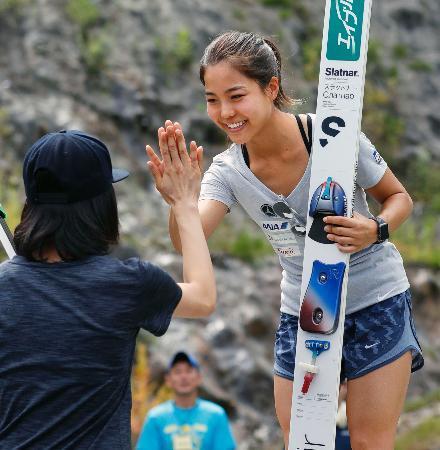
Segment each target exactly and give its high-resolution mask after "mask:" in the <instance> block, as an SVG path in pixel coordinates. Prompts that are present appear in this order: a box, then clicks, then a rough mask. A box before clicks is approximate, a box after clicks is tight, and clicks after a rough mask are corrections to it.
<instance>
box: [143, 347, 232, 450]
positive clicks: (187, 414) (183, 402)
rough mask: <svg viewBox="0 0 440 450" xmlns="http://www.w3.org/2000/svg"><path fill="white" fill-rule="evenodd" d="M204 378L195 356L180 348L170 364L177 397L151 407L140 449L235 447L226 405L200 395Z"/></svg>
mask: <svg viewBox="0 0 440 450" xmlns="http://www.w3.org/2000/svg"><path fill="white" fill-rule="evenodd" d="M201 382H202V376H201V374H200V366H199V363H198V362H197V360H196V359H195V358H194V356H192V355H190V354H189V353H187V352H184V351H179V352H177V353H176V354H175V355H174V356H173V357H172V358H171V361H170V363H169V366H168V372H167V375H166V384H167V386H168V387H170V388H171V390H172V391H173V394H174V399H173V400H170V401H167V402H165V403H162V404H160V405H158V406H156V407H155V408H153V409H151V410H150V411H149V413H148V415H147V418H146V420H145V424H144V427H143V430H142V433H141V435H140V437H139V440H138V442H137V446H136V449H137V450H233V449H235V448H236V445H235V441H234V437H233V435H232V432H231V428H230V426H229V423H228V418H227V416H226V413H225V411H224V409H223V408H222V407H221V406H219V405H217V404H215V403H212V402H209V401H206V400H203V399H201V398H199V396H198V395H199V394H198V389H199V386H200V384H201Z"/></svg>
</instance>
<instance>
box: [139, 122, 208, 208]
mask: <svg viewBox="0 0 440 450" xmlns="http://www.w3.org/2000/svg"><path fill="white" fill-rule="evenodd" d="M165 126H166V128H163V127H161V128H159V130H158V139H159V148H160V153H161V156H162V160H161V159H160V158H159V157H158V156H157V154H156V153H155V152H154V150H153V149H152V148H151V147H150V146H147V154H148V156H149V158H150V161H148V167H149V169H150V171H151V173H152V175H153V177H154V180H155V184H156V188H157V189H158V191H159V192H160V193H161V195H162V197H163V198H164V200H165V201H166V202H167V203H168V204H170V205H171V206H174V207H175V206H176V205H187V206H189V205H197V200H198V195H199V192H200V178H201V170H200V166H199V164H200V160H199V156H202V152H203V149H202V148H201V147H197V145H196V143H195V142H191V144H190V153H189V154H188V151H187V148H186V143H185V138H184V135H183V132H182V128H181V126H180V124H178V123H177V122H176V123H175V124H173V123H172V122H171V121H166V122H165Z"/></svg>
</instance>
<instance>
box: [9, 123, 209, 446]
mask: <svg viewBox="0 0 440 450" xmlns="http://www.w3.org/2000/svg"><path fill="white" fill-rule="evenodd" d="M163 155H164V170H163V176H162V179H161V183H160V189H161V192H162V193H163V194H164V196H165V197H166V199H167V201H168V203H169V204H170V206H171V209H172V210H173V216H175V217H176V221H177V223H178V227H179V235H180V237H181V240H182V253H183V272H184V277H185V282H184V283H179V284H177V283H176V282H175V281H174V280H173V279H172V278H171V277H170V275H168V274H167V273H166V272H164V271H163V270H162V269H160V268H159V267H156V266H154V265H153V264H150V263H149V262H146V261H141V260H139V259H138V258H132V259H128V260H126V261H120V260H117V259H115V258H113V257H111V256H109V255H108V252H109V246H110V244H115V243H117V241H118V238H119V231H118V227H119V222H118V211H117V204H116V198H115V192H114V190H113V186H112V183H113V182H116V181H119V180H121V179H123V178H124V177H126V176H127V175H128V172H125V171H121V170H112V165H111V160H110V155H109V152H108V150H107V147H106V146H105V145H104V144H103V143H102V142H101V141H99V140H98V139H96V138H94V137H92V136H89V135H87V134H85V133H82V132H79V131H62V132H58V133H51V134H48V135H45V136H43V137H42V138H41V139H39V140H38V141H37V142H36V143H35V144H34V145H33V146H32V147H31V148H30V149H29V151H28V152H27V154H26V157H25V160H24V166H23V177H24V184H25V188H26V196H27V200H26V204H25V206H24V209H23V213H22V218H21V223H20V224H19V225H18V227H17V228H16V230H15V235H14V242H15V246H16V249H17V253H18V256H15V257H14V258H13V259H12V260H10V261H6V262H4V263H3V264H1V265H0V286H1V289H0V398H1V408H0V442H1V445H0V447H1V448H8V449H25V448H26V449H28V448H32V449H60V448H63V449H79V448H87V449H121V450H122V449H126V450H129V449H131V439H130V438H131V433H130V409H131V392H130V374H131V367H132V362H133V354H134V347H135V342H136V336H137V334H138V332H139V329H140V328H144V329H146V330H148V331H150V332H151V333H153V334H154V335H156V336H160V335H162V334H164V333H165V332H166V330H167V328H168V326H169V323H170V320H171V317H172V315H174V316H181V317H203V316H207V315H208V314H210V313H211V312H212V311H213V309H214V307H215V302H216V292H215V281H214V276H213V270H212V265H211V260H210V256H209V251H208V248H207V245H206V240H205V237H204V235H203V230H202V225H201V221H200V216H199V212H198V210H197V199H198V192H199V186H200V169H199V167H198V163H197V155H196V149H194V151H193V152H192V153H191V155H190V156H189V155H188V154H187V153H185V154H183V153H182V154H180V155H179V154H177V153H176V152H173V151H170V152H167V151H166V150H165V151H164V153H163Z"/></svg>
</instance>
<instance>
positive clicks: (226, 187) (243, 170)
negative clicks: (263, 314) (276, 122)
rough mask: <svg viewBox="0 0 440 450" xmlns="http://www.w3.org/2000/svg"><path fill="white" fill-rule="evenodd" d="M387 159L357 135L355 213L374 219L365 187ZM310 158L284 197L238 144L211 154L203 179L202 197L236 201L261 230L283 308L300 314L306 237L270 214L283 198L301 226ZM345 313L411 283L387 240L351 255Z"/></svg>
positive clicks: (227, 202) (378, 174) (379, 173)
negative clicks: (275, 264) (275, 263)
mask: <svg viewBox="0 0 440 450" xmlns="http://www.w3.org/2000/svg"><path fill="white" fill-rule="evenodd" d="M386 168H387V164H386V162H385V161H384V160H383V158H382V157H381V156H380V155H379V153H378V151H377V150H376V149H375V147H374V146H373V144H372V143H371V142H370V141H369V140H368V138H367V137H366V136H365V135H364V134H363V133H361V135H360V145H359V161H358V174H357V182H356V190H355V196H354V211H357V212H358V213H360V214H362V215H364V216H366V217H372V215H371V213H370V211H369V209H368V204H367V201H366V195H365V192H364V189H368V188H370V187H373V186H375V185H376V184H377V183H378V182H379V181H380V180H381V178H382V177H383V175H384V173H385V170H386ZM310 169H311V164H310V159H309V163H308V165H307V168H306V170H305V173H304V175H303V177H302V179H301V180H300V182H299V183H298V185H297V186H296V187H295V189H294V190H293V191H292V192H291V193H290V194H289V195H288V196H287V197H283V196H280V195H277V194H275V193H274V192H273V191H271V190H270V189H269V188H268V187H267V186H266V185H265V184H263V183H262V182H261V181H260V180H259V179H258V178H257V177H256V176H255V175H254V174H253V173H252V171H251V170H250V169H249V167H248V166H247V165H246V162H245V160H244V157H243V153H242V150H241V146H240V145H236V144H233V145H231V146H230V147H229V148H228V149H227V150H226V151H224V152H223V153H221V154H219V155H217V156H216V157H214V159H213V162H212V164H211V166H210V167H209V169H208V170H207V171H206V173H205V175H204V177H203V180H202V188H201V194H200V199H201V200H207V199H211V200H217V201H220V202H222V203H224V204H225V205H226V206H227V207H228V208H231V207H232V206H233V205H234V204H237V203H238V204H240V205H241V206H242V207H243V208H244V210H245V211H246V212H247V213H248V214H249V216H250V217H251V218H252V220H254V221H255V223H256V224H257V225H258V226H259V227H260V228H261V229H262V231H263V233H264V234H265V235H266V237H267V238H268V240H269V242H270V243H271V245H272V246H273V247H274V250H275V252H276V253H277V254H278V257H279V260H280V263H281V266H282V268H283V276H282V281H281V311H282V312H285V313H287V314H292V315H295V316H297V315H298V313H299V304H300V293H301V292H300V291H301V276H302V263H303V254H304V241H305V238H304V237H301V236H298V235H295V234H294V233H292V232H291V231H290V227H289V226H287V223H286V220H285V219H282V218H280V217H274V215H273V210H272V208H271V206H273V205H274V204H275V203H276V202H279V201H280V200H281V201H284V202H287V203H288V205H289V206H290V208H291V209H292V210H294V211H295V212H296V214H295V216H296V219H297V222H298V224H299V225H302V226H304V227H305V225H306V220H307V214H308V191H309V183H310ZM349 270H350V272H349V278H348V293H347V307H346V308H347V309H346V312H347V314H350V313H352V312H355V311H358V310H360V309H363V308H366V307H367V306H370V305H372V304H374V303H377V302H380V301H382V300H385V299H387V298H390V297H392V296H393V295H396V294H399V293H401V292H403V291H405V290H406V289H408V287H409V283H408V279H407V277H406V273H405V270H404V267H403V261H402V258H401V256H400V254H399V252H398V251H397V249H396V247H395V246H394V245H393V244H392V243H391V242H388V241H387V242H384V243H382V244H373V245H371V246H370V247H368V248H365V249H363V250H361V251H360V252H358V253H354V254H353V255H351V257H350V269H349Z"/></svg>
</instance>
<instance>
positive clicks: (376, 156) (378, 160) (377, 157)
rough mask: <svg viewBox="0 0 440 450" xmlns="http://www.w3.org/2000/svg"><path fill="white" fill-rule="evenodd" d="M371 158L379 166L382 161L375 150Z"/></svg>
mask: <svg viewBox="0 0 440 450" xmlns="http://www.w3.org/2000/svg"><path fill="white" fill-rule="evenodd" d="M373 158H374V160H375V161H376V162H377V164H380V163H381V162H382V161H383V160H382V156H380V155H379V152H378V151H377V150H374V152H373Z"/></svg>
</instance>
